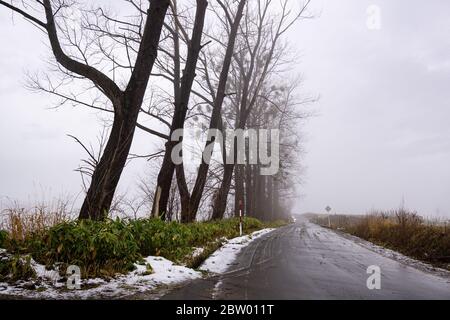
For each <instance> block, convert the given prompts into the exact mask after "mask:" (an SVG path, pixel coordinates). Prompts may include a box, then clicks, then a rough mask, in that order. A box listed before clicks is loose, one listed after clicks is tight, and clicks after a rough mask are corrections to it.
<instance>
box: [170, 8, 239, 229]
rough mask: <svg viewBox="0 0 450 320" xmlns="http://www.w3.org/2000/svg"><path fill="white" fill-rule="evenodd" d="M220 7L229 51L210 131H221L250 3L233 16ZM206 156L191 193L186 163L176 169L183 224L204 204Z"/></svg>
mask: <svg viewBox="0 0 450 320" xmlns="http://www.w3.org/2000/svg"><path fill="white" fill-rule="evenodd" d="M217 2H218V4H219V5H220V7H222V9H223V11H224V13H225V20H226V22H225V23H226V24H227V25H228V26H229V30H230V32H229V34H228V39H227V44H226V51H225V55H224V58H223V62H222V65H221V71H220V76H219V80H218V83H217V89H216V90H215V92H216V93H215V99H214V102H213V109H212V113H211V118H210V123H209V129H210V130H211V129H218V128H219V126H220V123H221V113H222V105H223V102H224V99H225V96H226V95H227V92H226V89H227V81H228V73H229V70H230V66H231V62H232V58H233V52H234V48H235V43H236V38H237V35H238V31H239V26H240V22H241V19H242V17H243V14H244V8H245V6H246V4H247V0H239V3H238V5H237V9H236V12H235V13H234V14H233V13H232V11H231V7H232V6H231V5H230V3H228V2H227V1H222V0H217ZM214 143H215V137H214V136H212V137H209V139H208V141H207V142H206V144H205V147H204V150H207V149H209V146H210V145H211V144H214ZM204 158H205V157H202V162H201V164H200V167H199V169H198V172H197V177H196V180H195V184H194V187H193V189H192V193H190V192H189V188H188V184H187V182H186V177H185V172H184V167H183V164H180V165H177V166H176V174H177V183H178V188H179V191H180V199H181V220H182V221H183V222H190V221H194V220H195V218H196V215H197V211H198V208H199V206H200V203H201V199H202V196H203V191H204V188H205V185H206V180H207V175H208V170H209V162H207V161H205V159H204Z"/></svg>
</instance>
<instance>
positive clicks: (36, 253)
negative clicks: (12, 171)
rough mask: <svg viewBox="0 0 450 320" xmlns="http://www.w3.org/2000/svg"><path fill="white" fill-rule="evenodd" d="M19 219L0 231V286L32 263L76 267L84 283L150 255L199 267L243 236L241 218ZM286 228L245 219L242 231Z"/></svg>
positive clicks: (26, 273)
mask: <svg viewBox="0 0 450 320" xmlns="http://www.w3.org/2000/svg"><path fill="white" fill-rule="evenodd" d="M42 216H43V215H42ZM42 216H41V217H42ZM21 217H22V215H21V214H20V213H16V214H13V213H11V215H10V216H9V221H10V223H9V224H8V225H9V226H10V229H9V230H7V231H6V230H2V231H0V247H1V248H4V249H6V252H7V254H8V256H7V257H6V253H5V252H3V254H2V259H1V261H0V281H2V280H7V279H10V280H17V279H28V278H30V277H33V276H35V275H34V274H33V272H31V271H30V270H32V269H31V268H30V261H31V259H30V258H33V260H34V261H36V262H37V263H39V264H42V265H45V266H46V268H48V269H56V270H60V271H61V273H64V272H65V270H66V269H67V266H69V265H77V266H79V267H80V268H81V272H82V277H84V278H88V277H112V276H114V275H116V274H117V273H121V274H123V273H126V272H128V271H132V270H133V269H134V267H135V265H134V264H135V263H139V262H140V261H143V258H144V257H147V256H161V257H164V258H166V259H169V260H171V261H173V262H175V263H178V264H183V265H186V266H188V267H191V268H196V267H198V266H199V265H200V264H201V263H202V262H203V261H204V260H205V259H206V258H207V257H208V256H209V255H210V254H211V253H212V252H214V251H215V250H217V249H218V248H219V247H220V246H221V245H222V243H223V241H224V240H226V239H230V238H234V237H238V236H239V219H238V218H231V219H224V220H218V221H210V222H193V223H187V224H182V223H179V222H166V221H162V220H161V219H136V220H130V219H119V218H117V219H114V220H113V219H108V220H105V221H93V220H75V221H62V222H61V221H59V220H55V221H57V222H56V223H55V224H54V225H52V226H46V225H45V224H43V223H36V219H38V218H35V219H29V217H28V218H24V219H22V218H21ZM24 217H25V216H24ZM30 221H33V225H32V226H30V223H31V222H30ZM285 223H286V222H283V221H275V222H271V223H263V222H261V221H259V220H257V219H255V218H247V217H245V218H243V232H244V233H245V234H250V233H252V232H254V231H257V230H260V229H263V228H266V227H277V226H281V225H283V224H285Z"/></svg>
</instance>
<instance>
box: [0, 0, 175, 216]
mask: <svg viewBox="0 0 450 320" xmlns="http://www.w3.org/2000/svg"><path fill="white" fill-rule="evenodd" d="M130 2H132V1H130ZM0 5H2V6H4V7H6V8H8V9H10V10H12V11H14V12H16V13H18V14H20V15H22V16H23V17H24V18H25V19H27V20H28V21H30V22H31V23H32V24H34V25H35V26H37V27H38V28H39V29H41V30H42V31H44V32H45V33H46V34H47V35H48V39H49V42H50V46H51V49H52V52H53V55H54V58H55V60H56V61H57V63H58V65H59V66H60V67H61V68H63V69H64V70H67V72H70V73H71V74H72V75H73V77H81V78H83V79H87V80H89V81H91V82H92V83H93V85H94V86H95V87H96V88H97V89H98V90H99V91H100V92H101V93H102V94H103V95H104V96H105V97H106V98H107V99H108V100H109V103H111V105H112V107H113V115H114V118H113V124H112V127H111V131H110V136H109V138H108V141H107V143H106V145H105V149H104V152H103V155H102V157H101V158H100V160H99V161H98V163H97V165H96V167H95V170H94V171H93V173H92V178H91V182H90V187H89V188H88V192H87V194H86V198H85V200H84V202H83V205H82V207H81V210H80V215H79V218H80V219H87V218H90V219H95V220H101V219H104V218H105V217H106V216H107V214H108V212H109V209H110V206H111V202H112V199H113V196H114V193H115V190H116V187H117V185H118V182H119V179H120V176H121V173H122V170H123V168H124V166H125V163H126V161H127V158H128V153H129V150H130V147H131V143H132V140H133V135H134V131H135V128H136V124H137V118H138V115H139V111H140V110H141V105H142V102H143V99H144V95H145V92H146V90H147V84H148V80H149V77H150V74H151V71H152V68H153V65H154V62H155V59H156V57H157V49H158V43H159V39H160V34H161V30H162V27H163V24H164V19H165V16H166V12H167V9H168V7H169V0H152V1H150V5H149V8H148V9H147V14H146V15H145V18H144V19H145V23H144V26H143V28H142V30H139V32H140V33H141V34H140V40H139V43H138V49H137V52H136V58H135V62H134V64H132V68H131V70H132V71H131V75H130V77H129V79H128V82H127V84H126V87H125V89H120V87H119V85H118V84H117V83H116V82H115V81H114V80H113V79H111V78H110V77H109V76H107V75H106V74H105V73H104V72H102V71H101V70H100V69H97V68H95V67H94V66H92V65H91V64H89V62H88V61H87V57H86V56H85V55H83V52H81V53H80V55H81V57H80V56H79V57H78V58H77V57H75V56H74V55H72V54H68V53H66V52H65V50H64V48H63V45H62V44H61V42H60V38H59V35H58V31H60V32H61V30H64V25H65V24H66V23H67V21H66V18H67V16H65V15H64V11H65V10H67V9H68V8H71V7H72V6H74V5H75V3H74V2H73V1H65V0H53V1H52V0H42V1H40V0H36V1H31V0H30V1H14V2H12V3H8V2H5V1H1V0H0ZM39 15H40V16H39ZM130 62H131V59H130Z"/></svg>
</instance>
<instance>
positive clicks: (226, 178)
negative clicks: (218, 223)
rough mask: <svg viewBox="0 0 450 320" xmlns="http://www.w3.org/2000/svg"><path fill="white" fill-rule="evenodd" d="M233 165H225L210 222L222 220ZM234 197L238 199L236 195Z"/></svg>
mask: <svg viewBox="0 0 450 320" xmlns="http://www.w3.org/2000/svg"><path fill="white" fill-rule="evenodd" d="M233 169H234V165H232V164H227V165H225V168H224V173H223V180H222V183H221V185H220V188H219V190H218V191H217V196H216V198H215V201H214V205H213V213H212V217H211V219H212V220H219V219H223V216H224V213H225V209H226V207H227V198H228V193H229V192H230V185H231V179H232V178H233ZM236 197H238V196H237V195H236Z"/></svg>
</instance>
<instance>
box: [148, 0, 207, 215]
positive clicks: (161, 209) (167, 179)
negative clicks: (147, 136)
mask: <svg viewBox="0 0 450 320" xmlns="http://www.w3.org/2000/svg"><path fill="white" fill-rule="evenodd" d="M196 3H197V7H196V15H195V20H194V23H193V28H192V36H191V38H190V39H189V38H187V39H185V43H186V45H187V47H188V48H187V58H186V60H185V66H184V70H183V72H182V74H183V75H182V77H180V74H181V65H182V59H181V52H180V45H181V43H182V40H180V38H183V37H184V38H186V37H187V32H186V30H185V27H184V26H183V24H182V23H181V22H180V20H181V19H180V18H179V16H178V8H177V1H172V6H171V10H172V13H173V24H172V25H171V26H169V25H166V28H167V29H168V30H169V33H170V36H171V39H172V41H173V47H174V50H173V52H170V53H169V56H170V57H171V59H172V62H173V70H171V71H169V72H166V73H165V76H166V77H170V74H173V76H172V77H170V80H171V82H172V83H173V88H174V100H175V103H174V105H175V109H174V111H173V117H172V123H171V125H170V136H171V135H172V133H173V132H174V131H175V130H178V129H182V128H183V127H184V123H185V121H186V115H187V112H188V106H189V100H190V96H191V91H192V86H193V83H194V79H195V76H196V68H197V61H198V58H199V54H200V50H201V49H202V47H203V46H204V44H203V45H202V43H201V41H202V35H203V28H204V24H205V16H206V8H207V6H208V2H207V1H206V0H196ZM177 143H178V142H177V141H172V140H169V141H167V142H166V144H165V153H164V159H163V162H162V166H161V169H160V171H159V174H158V181H157V186H156V190H155V197H154V201H153V208H152V215H153V216H162V217H163V218H164V215H165V214H166V212H167V209H168V208H167V205H168V201H169V198H170V190H171V185H172V178H173V174H174V171H175V164H174V162H173V161H172V158H171V157H172V150H173V147H174V146H175V145H176V144H177Z"/></svg>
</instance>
